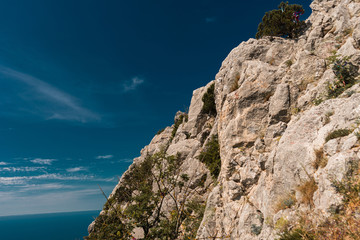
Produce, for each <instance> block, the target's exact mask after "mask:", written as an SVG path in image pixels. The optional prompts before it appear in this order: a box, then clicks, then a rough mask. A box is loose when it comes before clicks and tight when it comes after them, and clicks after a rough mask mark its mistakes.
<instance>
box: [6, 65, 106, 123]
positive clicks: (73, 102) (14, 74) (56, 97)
mask: <svg viewBox="0 0 360 240" xmlns="http://www.w3.org/2000/svg"><path fill="white" fill-rule="evenodd" d="M0 74H1V75H4V76H6V77H8V78H11V79H13V80H16V81H19V82H21V83H24V84H26V86H27V87H28V88H29V89H28V90H30V91H29V92H30V94H29V96H27V97H28V98H30V100H32V101H42V102H44V101H45V102H46V104H43V105H44V106H42V107H41V109H40V110H39V109H37V110H36V111H40V112H41V113H42V114H44V115H46V117H45V118H46V119H59V120H70V121H79V122H90V121H99V120H100V119H101V118H100V116H99V115H98V114H96V113H93V112H92V111H90V110H88V109H86V108H84V107H82V106H81V105H80V104H79V102H78V100H77V99H75V98H74V97H73V96H71V95H69V94H67V93H65V92H64V91H61V90H60V89H57V88H56V87H54V86H52V85H50V84H49V83H47V82H45V81H43V80H40V79H38V78H35V77H33V76H31V75H28V74H25V73H22V72H19V71H16V70H13V69H10V68H7V67H4V66H0ZM28 111H29V112H31V110H28Z"/></svg>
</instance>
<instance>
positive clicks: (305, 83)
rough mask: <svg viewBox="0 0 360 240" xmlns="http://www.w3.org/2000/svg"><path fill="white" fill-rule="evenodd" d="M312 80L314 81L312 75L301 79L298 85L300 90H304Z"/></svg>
mask: <svg viewBox="0 0 360 240" xmlns="http://www.w3.org/2000/svg"><path fill="white" fill-rule="evenodd" d="M313 82H315V77H314V76H311V77H308V78H307V79H305V80H303V81H301V83H300V84H299V85H298V88H299V90H300V92H302V91H305V90H306V88H307V85H308V84H310V83H313Z"/></svg>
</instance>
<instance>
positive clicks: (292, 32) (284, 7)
mask: <svg viewBox="0 0 360 240" xmlns="http://www.w3.org/2000/svg"><path fill="white" fill-rule="evenodd" d="M297 12H298V13H300V14H303V13H304V12H305V11H304V9H303V7H302V6H301V5H298V4H291V5H289V3H288V2H281V3H280V5H279V6H278V9H274V10H271V11H269V12H266V13H265V15H264V17H263V18H262V22H261V23H260V24H259V26H258V30H257V33H256V35H255V37H256V38H257V39H259V38H262V37H264V36H278V37H284V36H285V37H289V38H297V37H298V36H299V34H300V32H301V31H302V30H303V29H304V28H305V26H306V24H305V22H304V21H299V22H298V21H296V20H295V18H294V13H297Z"/></svg>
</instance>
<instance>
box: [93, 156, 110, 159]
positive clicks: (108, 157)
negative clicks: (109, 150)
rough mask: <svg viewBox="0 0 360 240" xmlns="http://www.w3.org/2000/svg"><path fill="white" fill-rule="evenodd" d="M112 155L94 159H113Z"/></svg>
mask: <svg viewBox="0 0 360 240" xmlns="http://www.w3.org/2000/svg"><path fill="white" fill-rule="evenodd" d="M113 157H114V156H113V155H103V156H97V157H96V159H110V158H113Z"/></svg>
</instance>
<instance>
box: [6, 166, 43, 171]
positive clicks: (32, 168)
mask: <svg viewBox="0 0 360 240" xmlns="http://www.w3.org/2000/svg"><path fill="white" fill-rule="evenodd" d="M44 169H46V167H3V168H0V172H35V171H39V170H44Z"/></svg>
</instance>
